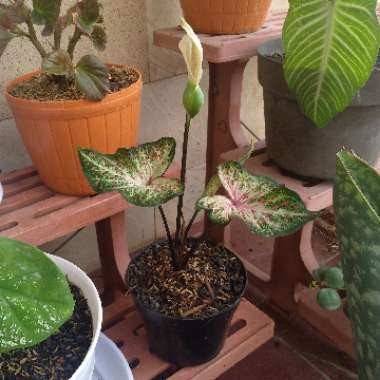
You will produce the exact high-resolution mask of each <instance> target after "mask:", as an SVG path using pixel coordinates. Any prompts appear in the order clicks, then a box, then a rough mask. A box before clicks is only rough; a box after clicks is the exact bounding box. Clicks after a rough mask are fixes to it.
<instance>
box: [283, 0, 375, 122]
mask: <svg viewBox="0 0 380 380" xmlns="http://www.w3.org/2000/svg"><path fill="white" fill-rule="evenodd" d="M376 4H377V1H376V0H366V1H358V0H334V1H331V0H313V1H300V0H289V11H288V16H287V19H286V22H285V25H284V30H283V42H284V48H285V65H284V72H285V77H286V80H287V82H288V85H289V87H290V89H291V90H292V91H293V92H294V94H295V95H296V96H297V99H298V102H299V104H300V106H301V108H302V110H303V112H304V113H305V114H306V115H307V116H308V117H309V118H310V119H311V120H313V121H314V122H315V124H316V125H317V126H318V127H324V126H326V124H327V123H328V122H329V121H330V120H332V119H333V118H334V117H335V116H336V115H337V114H338V113H339V112H342V111H343V110H344V109H345V108H346V107H348V106H349V105H350V103H351V102H352V99H353V97H354V96H355V95H356V93H357V91H358V90H359V89H360V88H361V87H362V86H363V85H364V84H365V83H366V82H367V80H368V79H369V77H370V75H371V72H372V70H373V66H374V64H375V62H376V57H377V53H378V49H379V44H380V28H379V24H378V20H377V16H376Z"/></svg>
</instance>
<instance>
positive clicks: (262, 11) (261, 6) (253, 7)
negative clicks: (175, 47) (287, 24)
mask: <svg viewBox="0 0 380 380" xmlns="http://www.w3.org/2000/svg"><path fill="white" fill-rule="evenodd" d="M270 4H271V0H212V1H206V0H181V6H182V9H183V13H184V16H185V18H186V21H187V22H188V23H189V24H190V25H191V26H192V28H193V29H194V30H195V31H196V32H198V33H210V34H241V33H252V32H255V31H257V30H258V29H260V28H261V27H262V25H263V24H264V22H265V19H266V17H267V14H268V11H269V7H270Z"/></svg>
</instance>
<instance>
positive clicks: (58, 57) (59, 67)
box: [42, 50, 73, 75]
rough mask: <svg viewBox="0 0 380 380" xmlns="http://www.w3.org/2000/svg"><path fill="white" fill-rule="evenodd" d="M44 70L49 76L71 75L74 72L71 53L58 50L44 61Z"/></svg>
mask: <svg viewBox="0 0 380 380" xmlns="http://www.w3.org/2000/svg"><path fill="white" fill-rule="evenodd" d="M42 70H43V71H44V72H45V73H47V74H54V75H70V74H71V73H72V72H73V63H72V61H71V58H70V55H69V53H67V52H66V51H64V50H58V51H55V52H53V53H51V54H49V55H48V56H47V57H46V58H44V60H43V61H42Z"/></svg>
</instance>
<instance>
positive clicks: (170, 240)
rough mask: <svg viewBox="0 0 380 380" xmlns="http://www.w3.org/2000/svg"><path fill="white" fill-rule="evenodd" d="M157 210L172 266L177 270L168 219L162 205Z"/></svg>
mask: <svg viewBox="0 0 380 380" xmlns="http://www.w3.org/2000/svg"><path fill="white" fill-rule="evenodd" d="M158 210H159V211H160V215H161V218H162V222H163V224H164V227H165V231H166V237H167V239H168V243H169V248H170V254H171V257H172V264H173V267H174V268H175V269H176V270H177V268H178V262H177V256H176V253H175V248H174V244H173V239H172V234H171V232H170V228H169V223H168V220H167V218H166V215H165V211H164V209H163V208H162V206H159V207H158Z"/></svg>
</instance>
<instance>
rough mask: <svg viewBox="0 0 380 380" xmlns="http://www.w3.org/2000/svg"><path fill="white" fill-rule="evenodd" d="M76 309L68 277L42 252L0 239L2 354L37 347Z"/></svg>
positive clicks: (13, 241)
mask: <svg viewBox="0 0 380 380" xmlns="http://www.w3.org/2000/svg"><path fill="white" fill-rule="evenodd" d="M73 310H74V300H73V297H72V295H71V292H70V288H69V285H68V283H67V280H66V278H65V275H64V274H63V273H62V272H61V271H60V270H59V269H58V267H57V266H56V265H55V264H54V263H53V262H52V261H51V260H50V259H49V258H48V257H47V256H46V255H45V254H44V253H42V252H41V251H40V250H38V249H37V248H34V247H32V246H30V245H27V244H24V243H21V242H18V241H15V240H10V239H7V238H4V237H0V315H1V319H0V331H1V334H0V352H8V351H12V350H15V349H20V348H26V347H31V346H34V345H36V344H38V343H40V342H42V341H43V340H45V339H47V338H48V337H49V336H51V335H52V334H54V333H55V332H56V331H57V330H58V329H59V328H60V327H61V325H62V324H63V323H64V322H66V321H67V320H68V319H69V318H70V317H71V315H72V313H73Z"/></svg>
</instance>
